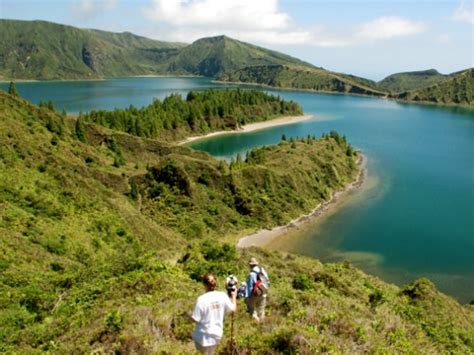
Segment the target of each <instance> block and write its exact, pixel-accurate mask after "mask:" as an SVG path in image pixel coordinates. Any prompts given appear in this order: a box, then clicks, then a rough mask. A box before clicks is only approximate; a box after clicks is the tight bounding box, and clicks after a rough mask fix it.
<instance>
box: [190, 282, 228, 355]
mask: <svg viewBox="0 0 474 355" xmlns="http://www.w3.org/2000/svg"><path fill="white" fill-rule="evenodd" d="M202 281H203V283H204V288H205V290H206V292H205V293H204V294H202V295H201V296H199V297H198V299H197V301H196V306H195V307H194V311H193V314H192V315H191V319H192V320H193V321H194V322H195V323H196V327H195V329H194V332H193V340H194V344H195V346H196V350H197V351H199V352H201V353H202V354H213V353H214V351H215V350H216V348H217V345H218V344H219V342H220V340H221V338H222V334H223V331H224V313H225V312H235V311H236V309H237V291H232V292H230V293H229V295H227V294H226V293H225V292H220V291H216V288H217V279H216V277H215V276H214V275H213V274H211V273H207V274H205V275H204V276H203V278H202Z"/></svg>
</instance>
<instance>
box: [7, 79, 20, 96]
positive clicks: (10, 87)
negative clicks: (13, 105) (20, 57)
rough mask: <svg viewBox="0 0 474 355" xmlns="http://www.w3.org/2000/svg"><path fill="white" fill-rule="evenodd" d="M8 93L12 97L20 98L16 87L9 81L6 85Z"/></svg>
mask: <svg viewBox="0 0 474 355" xmlns="http://www.w3.org/2000/svg"><path fill="white" fill-rule="evenodd" d="M8 93H9V94H10V95H12V96H20V95H19V94H18V90H17V88H16V85H15V83H14V82H13V81H10V84H9V85H8Z"/></svg>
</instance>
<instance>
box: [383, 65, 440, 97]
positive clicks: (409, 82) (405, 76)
mask: <svg viewBox="0 0 474 355" xmlns="http://www.w3.org/2000/svg"><path fill="white" fill-rule="evenodd" d="M448 77H449V76H448V75H443V74H440V73H439V72H438V71H437V70H436V69H429V70H423V71H413V72H406V73H397V74H392V75H389V76H387V77H386V78H385V79H383V80H381V81H379V82H378V83H377V85H378V87H379V88H380V89H381V90H383V91H388V92H394V93H399V92H404V91H410V90H417V89H422V88H425V87H428V86H432V85H434V84H437V83H440V82H442V81H444V80H446V79H447V78H448Z"/></svg>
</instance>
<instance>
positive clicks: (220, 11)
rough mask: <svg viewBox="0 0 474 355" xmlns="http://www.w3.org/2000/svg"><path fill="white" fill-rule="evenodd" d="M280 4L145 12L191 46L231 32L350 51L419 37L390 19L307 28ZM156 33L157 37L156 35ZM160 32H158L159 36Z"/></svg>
mask: <svg viewBox="0 0 474 355" xmlns="http://www.w3.org/2000/svg"><path fill="white" fill-rule="evenodd" d="M278 3H279V1H278V0H151V5H150V6H149V7H147V8H145V9H144V14H145V15H146V16H147V17H148V18H150V19H152V20H154V21H156V23H157V24H159V25H165V26H166V30H165V31H160V32H161V36H160V37H159V38H160V39H168V40H173V41H180V42H190V41H193V40H196V39H198V38H202V37H209V36H215V35H221V34H226V35H228V36H230V37H234V38H236V39H240V40H243V41H248V42H253V43H258V44H263V45H309V46H314V47H345V46H354V45H360V44H364V43H367V42H373V41H377V40H388V39H392V38H395V37H403V36H409V35H414V34H418V33H420V32H423V31H424V30H425V26H424V25H423V24H421V23H418V22H414V21H410V20H408V19H404V18H400V17H395V16H388V17H380V18H377V19H375V20H373V21H369V22H366V23H362V24H359V25H352V26H347V27H346V28H342V29H341V28H338V29H331V28H326V27H322V26H315V27H312V28H301V27H298V26H296V25H295V24H294V23H293V22H292V19H291V17H290V16H289V15H288V14H287V13H285V12H284V11H282V10H281V9H280V8H279V6H278ZM150 34H151V33H150ZM157 35H158V33H156V32H155V33H154V34H152V36H153V37H157Z"/></svg>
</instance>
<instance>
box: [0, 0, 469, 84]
mask: <svg viewBox="0 0 474 355" xmlns="http://www.w3.org/2000/svg"><path fill="white" fill-rule="evenodd" d="M473 8H474V0H468V1H466V0H464V1H462V0H430V1H428V0H413V1H410V0H392V1H388V0H370V1H368V0H367V1H365V0H361V1H358V0H345V1H342V0H326V1H323V0H135V1H132V0H0V17H1V18H9V19H25V20H33V19H41V20H47V21H53V22H58V23H64V24H69V25H73V26H77V27H82V28H98V29H103V30H109V31H115V32H123V31H130V32H133V33H136V34H139V35H143V36H147V37H150V38H155V39H160V40H170V41H180V42H187V43H190V42H192V41H193V40H195V39H197V38H200V37H204V36H212V35H219V34H227V35H228V36H230V37H233V38H237V39H240V40H243V41H247V42H251V43H254V44H258V45H262V46H264V47H267V48H271V49H275V50H279V51H282V52H285V53H287V54H290V55H293V56H295V57H298V58H301V59H303V60H306V61H308V62H310V63H313V64H315V65H317V66H322V67H324V68H327V69H330V70H334V71H340V72H345V73H351V74H355V75H360V76H365V77H369V78H371V79H375V80H379V79H381V78H383V77H384V76H386V75H389V74H391V73H394V72H400V71H410V70H422V69H429V68H436V69H438V70H439V71H441V72H443V73H449V72H453V71H457V70H461V69H464V68H467V67H473V66H474V15H473Z"/></svg>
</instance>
